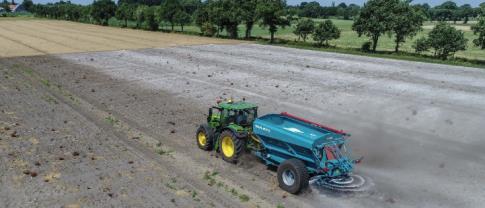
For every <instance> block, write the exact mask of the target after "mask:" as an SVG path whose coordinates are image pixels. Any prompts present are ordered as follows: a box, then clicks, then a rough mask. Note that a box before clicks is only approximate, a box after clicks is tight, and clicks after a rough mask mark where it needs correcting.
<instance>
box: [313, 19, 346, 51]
mask: <svg viewBox="0 0 485 208" xmlns="http://www.w3.org/2000/svg"><path fill="white" fill-rule="evenodd" d="M339 38H340V29H339V28H338V27H337V26H335V25H334V24H333V22H332V21H331V20H326V21H325V22H322V23H320V24H318V26H317V27H316V28H315V30H314V32H313V40H314V41H316V42H317V43H318V45H319V46H322V45H323V43H324V42H325V45H327V46H328V41H329V40H333V39H339Z"/></svg>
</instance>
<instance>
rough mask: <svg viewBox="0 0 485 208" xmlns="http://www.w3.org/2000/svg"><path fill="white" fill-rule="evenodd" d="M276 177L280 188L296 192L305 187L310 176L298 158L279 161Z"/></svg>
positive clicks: (292, 192)
mask: <svg viewBox="0 0 485 208" xmlns="http://www.w3.org/2000/svg"><path fill="white" fill-rule="evenodd" d="M277 177H278V184H279V186H280V188H281V189H283V190H285V191H287V192H289V193H291V194H298V193H300V192H301V191H302V190H303V189H305V188H307V187H308V180H309V178H310V176H309V175H308V171H307V169H306V167H305V164H304V163H303V162H302V161H301V160H298V159H288V160H285V161H284V162H283V163H281V164H280V165H279V166H278V176H277Z"/></svg>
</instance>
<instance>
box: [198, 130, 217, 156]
mask: <svg viewBox="0 0 485 208" xmlns="http://www.w3.org/2000/svg"><path fill="white" fill-rule="evenodd" d="M213 134H214V133H213V131H212V128H211V127H209V126H208V125H207V124H203V125H200V127H199V128H198V129H197V133H196V134H195V140H196V142H197V146H198V147H199V148H200V149H202V150H205V151H210V150H212V148H213V147H214V136H213Z"/></svg>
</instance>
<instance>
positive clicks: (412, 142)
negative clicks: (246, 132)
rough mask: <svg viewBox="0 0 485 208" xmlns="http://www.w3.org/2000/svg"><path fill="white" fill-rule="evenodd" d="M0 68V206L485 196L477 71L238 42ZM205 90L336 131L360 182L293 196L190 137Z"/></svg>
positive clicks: (28, 61)
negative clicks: (343, 135)
mask: <svg viewBox="0 0 485 208" xmlns="http://www.w3.org/2000/svg"><path fill="white" fill-rule="evenodd" d="M0 34H2V33H1V32H0ZM188 38H191V37H188ZM0 75H1V76H0V97H1V99H0V159H1V160H0V207H32V206H38V207H61V206H64V207H110V206H115V207H327V206H328V207H481V205H482V204H483V203H485V199H484V198H483V196H482V195H483V191H484V189H483V183H484V182H485V164H484V163H483V161H484V159H485V153H484V151H483V149H484V148H485V140H484V139H483V135H485V129H484V128H483V126H484V125H485V113H484V112H485V84H484V83H485V71H483V70H481V69H474V68H465V67H452V66H444V65H436V64H424V63H414V62H407V61H394V60H385V59H376V58H369V57H359V56H352V55H342V54H333V53H322V52H315V51H306V50H299V49H289V48H281V47H273V46H263V45H255V44H246V43H243V44H222V45H221V44H206V45H203V44H202V45H199V44H197V45H190V46H176V47H168V48H149V49H140V50H120V51H104V52H85V53H69V54H56V55H45V56H34V57H11V58H1V59H0ZM219 97H234V98H236V99H242V98H245V99H246V100H248V101H250V102H254V103H257V104H258V105H259V106H260V109H259V114H260V115H264V114H266V113H273V112H282V111H287V112H290V113H293V114H296V115H299V116H302V117H305V118H308V119H311V120H314V121H317V122H320V123H324V124H329V125H331V126H335V127H337V128H341V129H345V130H346V131H348V132H350V133H351V134H352V137H351V138H350V147H352V149H353V152H354V155H355V157H358V156H361V155H362V156H364V160H363V163H361V164H359V165H358V166H357V168H356V173H357V174H359V175H362V176H364V177H365V178H366V179H367V180H368V186H367V189H366V190H365V191H363V192H357V193H341V192H333V191H329V190H325V189H322V188H321V187H317V186H312V187H311V188H310V189H308V190H306V191H305V192H304V193H302V194H301V195H298V196H295V195H291V194H287V193H286V192H283V191H282V190H281V189H280V188H279V187H278V185H277V181H276V180H275V175H276V172H275V170H274V169H273V168H267V167H266V166H265V165H264V164H262V163H261V161H259V160H258V159H256V158H255V157H254V156H251V155H250V154H245V155H244V156H243V159H242V161H241V162H240V163H238V164H236V165H234V164H229V163H227V162H224V161H223V160H222V159H221V158H220V156H219V155H218V154H216V153H213V152H212V153H210V152H204V151H202V150H200V149H198V147H197V145H196V140H195V138H194V137H195V130H196V128H197V127H198V125H199V124H200V123H202V122H204V121H205V120H206V119H205V118H206V115H207V109H208V107H209V106H211V105H213V104H214V103H215V100H216V99H217V98H219Z"/></svg>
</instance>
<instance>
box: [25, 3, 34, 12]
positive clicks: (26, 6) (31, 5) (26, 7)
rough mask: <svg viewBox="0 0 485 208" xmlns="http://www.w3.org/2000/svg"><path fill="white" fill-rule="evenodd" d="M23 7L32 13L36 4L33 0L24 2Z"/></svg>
mask: <svg viewBox="0 0 485 208" xmlns="http://www.w3.org/2000/svg"><path fill="white" fill-rule="evenodd" d="M22 6H23V7H24V8H25V10H26V11H28V12H32V7H33V6H34V2H32V0H24V1H23V2H22Z"/></svg>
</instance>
